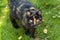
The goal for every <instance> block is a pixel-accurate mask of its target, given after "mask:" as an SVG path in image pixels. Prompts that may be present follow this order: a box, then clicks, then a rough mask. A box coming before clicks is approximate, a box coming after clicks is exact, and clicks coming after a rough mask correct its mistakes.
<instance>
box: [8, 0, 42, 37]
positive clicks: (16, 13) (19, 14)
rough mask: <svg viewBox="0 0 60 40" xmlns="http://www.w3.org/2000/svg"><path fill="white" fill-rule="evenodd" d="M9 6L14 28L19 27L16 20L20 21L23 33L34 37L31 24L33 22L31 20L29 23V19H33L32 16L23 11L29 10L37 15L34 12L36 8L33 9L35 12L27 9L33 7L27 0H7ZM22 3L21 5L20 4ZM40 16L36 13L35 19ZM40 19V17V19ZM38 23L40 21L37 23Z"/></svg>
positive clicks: (33, 28)
mask: <svg viewBox="0 0 60 40" xmlns="http://www.w3.org/2000/svg"><path fill="white" fill-rule="evenodd" d="M8 3H9V7H10V19H11V22H12V24H13V26H14V27H15V28H19V25H18V24H17V22H16V20H19V21H21V23H22V25H23V27H24V29H25V33H26V34H27V35H30V36H31V37H34V33H35V26H34V25H33V24H34V23H33V22H32V23H31V24H30V23H29V20H30V19H31V20H33V19H32V16H26V15H25V12H26V11H29V12H31V13H32V15H37V14H36V12H37V10H36V9H35V10H34V11H35V14H34V12H32V11H33V10H31V11H30V10H27V9H29V8H30V7H33V6H32V4H31V3H30V2H28V1H27V0H9V1H8ZM21 5H22V6H21ZM38 18H42V16H41V15H37V19H38ZM40 21H42V19H40ZM39 24H40V23H39Z"/></svg>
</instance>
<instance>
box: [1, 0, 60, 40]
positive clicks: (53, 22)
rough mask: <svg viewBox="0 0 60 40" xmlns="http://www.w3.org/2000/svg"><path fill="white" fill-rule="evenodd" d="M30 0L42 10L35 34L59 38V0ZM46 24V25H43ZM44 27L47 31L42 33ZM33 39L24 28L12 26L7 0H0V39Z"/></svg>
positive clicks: (57, 39)
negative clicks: (20, 37) (41, 19)
mask: <svg viewBox="0 0 60 40" xmlns="http://www.w3.org/2000/svg"><path fill="white" fill-rule="evenodd" d="M30 2H31V3H32V4H33V5H34V6H35V7H36V8H37V9H39V10H40V9H41V11H42V18H43V20H44V21H43V22H42V23H41V25H40V26H39V27H37V29H36V32H35V36H39V37H41V40H44V37H47V38H48V40H60V0H30ZM45 25H46V26H45ZM44 28H47V29H48V33H47V34H44V33H43V30H44ZM19 36H22V39H21V40H33V39H32V38H30V37H29V36H27V35H25V34H24V29H23V28H19V29H15V28H13V26H12V24H11V21H10V18H9V8H8V2H7V0H0V40H18V37H19Z"/></svg>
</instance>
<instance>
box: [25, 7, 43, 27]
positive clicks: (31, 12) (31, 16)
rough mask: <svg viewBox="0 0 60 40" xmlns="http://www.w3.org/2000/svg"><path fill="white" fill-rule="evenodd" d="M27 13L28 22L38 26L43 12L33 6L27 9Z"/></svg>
mask: <svg viewBox="0 0 60 40" xmlns="http://www.w3.org/2000/svg"><path fill="white" fill-rule="evenodd" d="M25 15H26V18H27V21H28V24H29V25H30V26H37V25H39V24H40V23H41V21H42V14H41V12H40V11H38V10H36V9H35V8H33V7H31V8H30V9H28V10H26V12H25Z"/></svg>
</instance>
